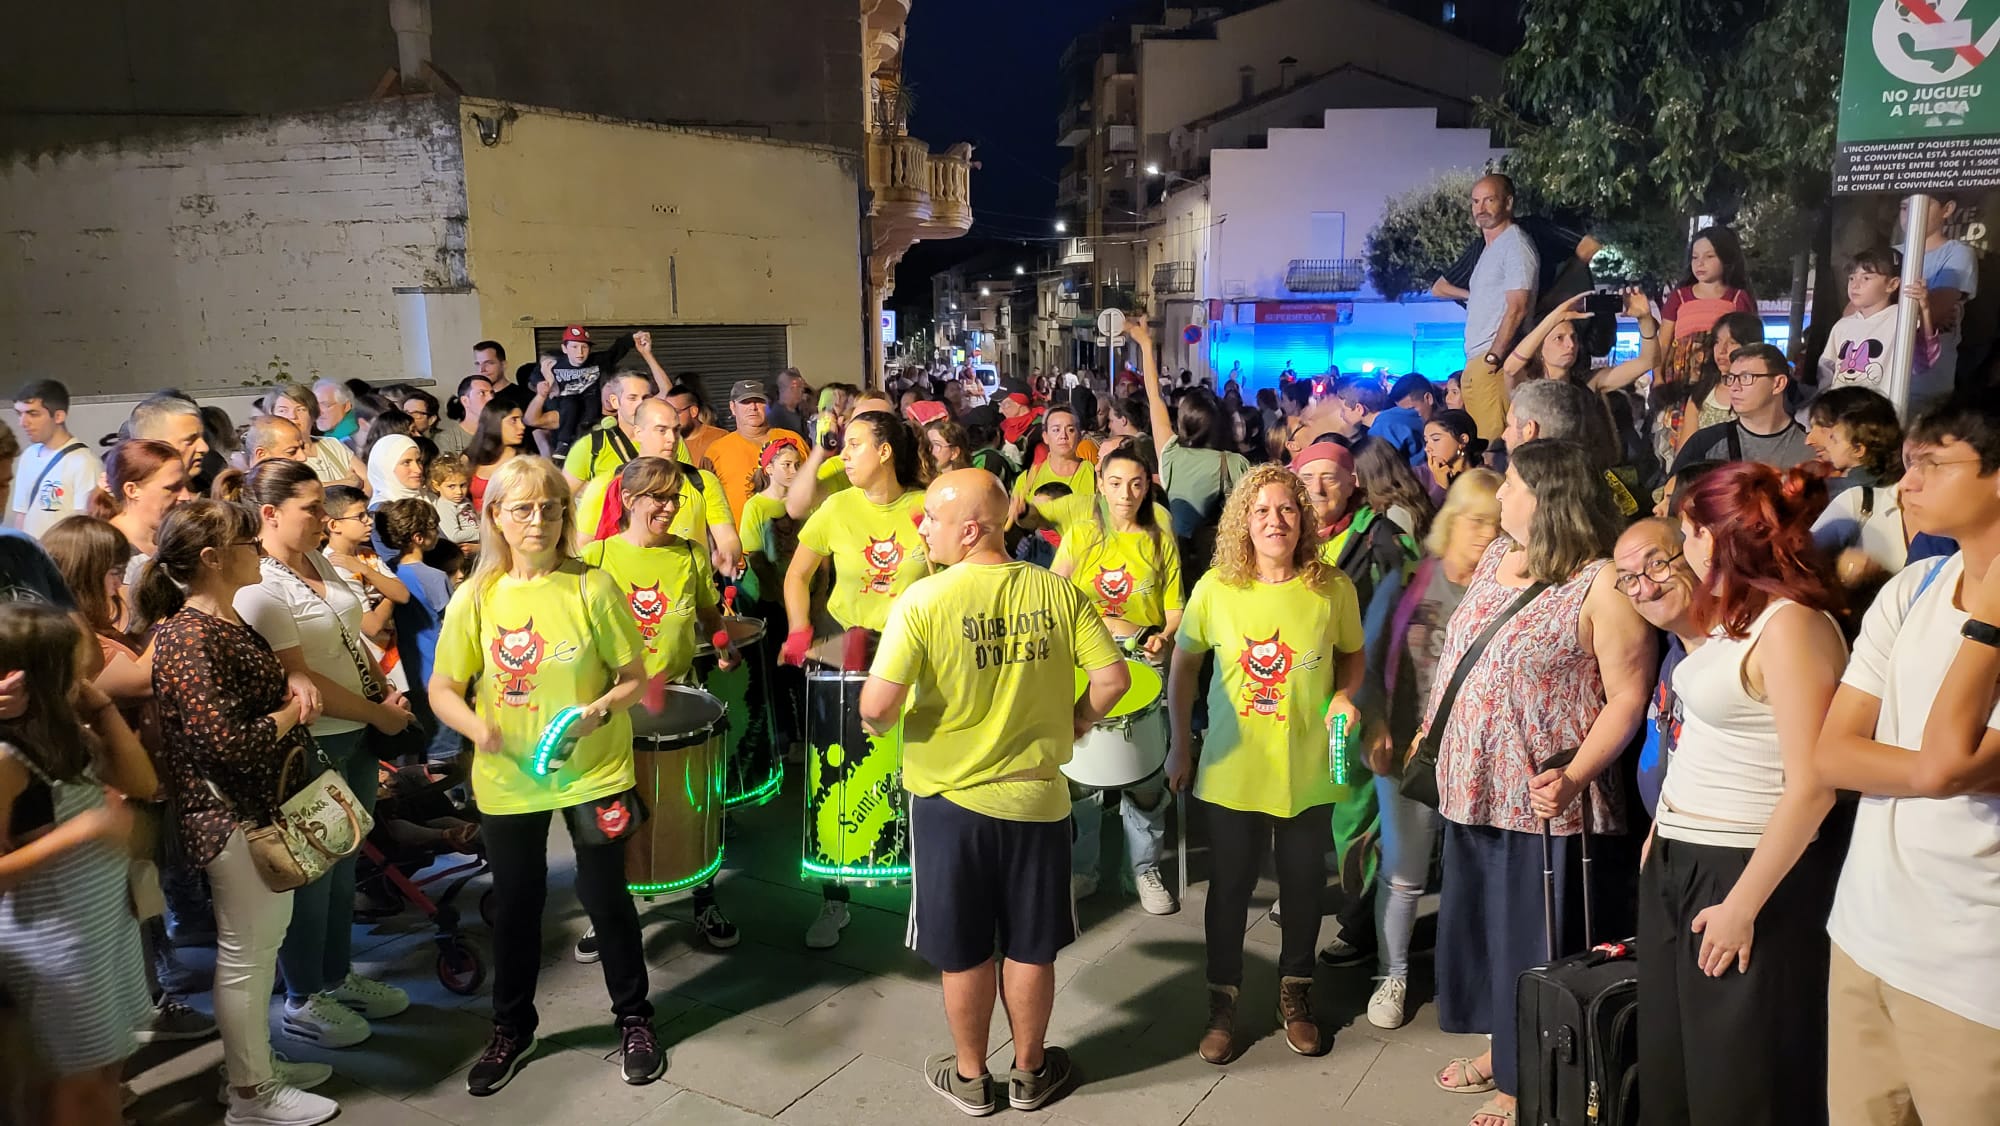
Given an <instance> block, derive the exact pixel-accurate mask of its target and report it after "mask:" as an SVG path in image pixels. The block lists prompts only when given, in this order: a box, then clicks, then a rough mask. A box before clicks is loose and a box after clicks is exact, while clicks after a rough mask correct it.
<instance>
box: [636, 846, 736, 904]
mask: <svg viewBox="0 0 2000 1126" xmlns="http://www.w3.org/2000/svg"><path fill="white" fill-rule="evenodd" d="M720 870H722V852H716V858H714V860H710V862H708V866H706V868H702V870H700V872H696V874H692V876H682V878H680V880H672V882H668V884H626V892H632V894H634V896H664V894H670V892H680V890H686V888H694V886H698V884H706V882H708V880H712V878H714V876H716V872H720Z"/></svg>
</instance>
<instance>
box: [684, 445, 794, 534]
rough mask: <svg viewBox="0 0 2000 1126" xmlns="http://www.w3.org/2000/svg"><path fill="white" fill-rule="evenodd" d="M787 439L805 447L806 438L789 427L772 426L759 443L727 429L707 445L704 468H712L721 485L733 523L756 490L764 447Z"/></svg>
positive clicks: (739, 519) (739, 518)
mask: <svg viewBox="0 0 2000 1126" xmlns="http://www.w3.org/2000/svg"><path fill="white" fill-rule="evenodd" d="M785 439H790V440H791V441H793V442H796V443H798V447H799V448H800V449H802V450H803V449H805V448H806V440H805V439H804V438H801V437H799V436H798V435H797V434H795V433H793V432H792V431H790V430H785V429H782V428H780V427H776V426H773V427H772V428H771V429H770V430H769V431H768V432H766V433H765V435H764V440H763V441H762V442H758V441H755V440H753V439H751V438H747V437H745V436H744V435H742V434H739V433H737V432H735V431H730V432H729V433H726V434H724V435H723V436H722V437H720V438H717V439H716V440H715V441H713V442H710V443H709V444H708V454H707V459H708V467H709V468H710V469H712V470H714V471H715V479H716V480H717V481H718V482H720V483H721V485H722V495H723V497H724V498H726V499H727V500H728V501H729V515H730V516H731V517H732V518H734V519H735V520H736V521H737V522H739V523H740V522H741V521H742V519H743V505H744V504H745V503H746V502H747V501H749V499H750V494H752V493H754V492H756V491H757V489H756V484H755V478H756V476H757V466H758V464H759V462H761V461H762V460H763V457H764V448H765V447H766V446H769V445H770V444H771V443H772V442H777V441H781V440H785Z"/></svg>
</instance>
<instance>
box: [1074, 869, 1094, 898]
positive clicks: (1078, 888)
mask: <svg viewBox="0 0 2000 1126" xmlns="http://www.w3.org/2000/svg"><path fill="white" fill-rule="evenodd" d="M1096 894H1097V875H1096V873H1094V872H1071V873H1070V876H1069V897H1070V900H1071V901H1072V902H1076V903H1081V902H1083V901H1084V900H1086V899H1089V898H1090V897H1091V896H1093V895H1096Z"/></svg>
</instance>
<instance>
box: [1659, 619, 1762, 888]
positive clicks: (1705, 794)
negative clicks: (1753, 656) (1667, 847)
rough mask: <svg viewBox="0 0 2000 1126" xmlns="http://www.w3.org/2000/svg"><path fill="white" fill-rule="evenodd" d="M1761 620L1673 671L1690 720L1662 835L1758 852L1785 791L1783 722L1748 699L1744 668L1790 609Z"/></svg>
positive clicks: (1674, 765) (1666, 791)
mask: <svg viewBox="0 0 2000 1126" xmlns="http://www.w3.org/2000/svg"><path fill="white" fill-rule="evenodd" d="M1790 605H1793V603H1792V602H1791V600H1790V599H1780V600H1779V601H1777V602H1774V603H1772V604H1771V605H1770V606H1768V607H1766V608H1765V609H1764V612H1763V613H1762V614H1759V615H1757V620H1756V621H1753V622H1751V623H1750V629H1749V631H1748V633H1747V635H1746V636H1744V637H1742V638H1730V637H1724V636H1722V635H1721V634H1720V633H1717V634H1715V635H1714V636H1711V637H1710V638H1709V639H1708V640H1707V641H1706V642H1704V643H1703V644H1702V645H1701V647H1700V648H1698V649H1696V650H1695V651H1694V652H1692V653H1689V654H1688V655H1687V657H1686V658H1684V659H1683V660H1682V661H1681V663H1680V667H1679V668H1677V669H1675V670H1674V693H1675V694H1676V695H1677V696H1678V697H1679V698H1680V702H1681V708H1682V711H1683V714H1684V717H1685V719H1684V723H1683V724H1682V727H1681V738H1680V743H1679V745H1678V746H1676V747H1675V748H1674V754H1673V758H1672V759H1671V760H1669V762H1668V764H1667V777H1666V781H1665V782H1664V783H1662V784H1661V786H1660V809H1659V816H1658V818H1657V824H1658V826H1659V834H1660V835H1661V836H1663V837H1666V838H1667V839H1669V840H1676V841H1686V842H1688V843H1690V844H1706V845H1721V846H1723V847H1725V848H1755V847H1757V842H1758V841H1759V840H1760V839H1762V837H1763V835H1764V827H1765V826H1766V825H1768V824H1770V822H1771V813H1772V812H1773V811H1774V810H1776V809H1777V807H1778V797H1779V795H1781V794H1782V793H1783V792H1784V788H1785V765H1784V757H1783V755H1782V754H1781V753H1780V752H1779V750H1778V723H1777V717H1776V715H1775V714H1774V713H1773V712H1772V711H1771V705H1770V703H1769V702H1768V701H1764V700H1759V699H1757V698H1755V697H1753V696H1751V695H1750V687H1749V685H1748V684H1747V683H1745V678H1746V676H1747V675H1748V673H1747V670H1746V669H1745V668H1744V661H1745V659H1746V658H1747V657H1748V656H1749V655H1750V650H1751V647H1752V646H1754V645H1756V643H1757V639H1758V638H1759V637H1761V636H1763V633H1764V627H1765V626H1767V625H1769V624H1770V622H1771V618H1772V617H1773V616H1775V615H1776V614H1777V612H1778V611H1779V610H1781V609H1783V608H1784V607H1786V606H1790Z"/></svg>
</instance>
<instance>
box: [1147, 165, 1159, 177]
mask: <svg viewBox="0 0 2000 1126" xmlns="http://www.w3.org/2000/svg"><path fill="white" fill-rule="evenodd" d="M1159 174H1160V166H1159V165H1157V164H1148V165H1147V166H1146V175H1148V176H1158V175H1159Z"/></svg>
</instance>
